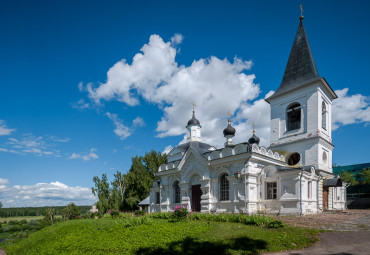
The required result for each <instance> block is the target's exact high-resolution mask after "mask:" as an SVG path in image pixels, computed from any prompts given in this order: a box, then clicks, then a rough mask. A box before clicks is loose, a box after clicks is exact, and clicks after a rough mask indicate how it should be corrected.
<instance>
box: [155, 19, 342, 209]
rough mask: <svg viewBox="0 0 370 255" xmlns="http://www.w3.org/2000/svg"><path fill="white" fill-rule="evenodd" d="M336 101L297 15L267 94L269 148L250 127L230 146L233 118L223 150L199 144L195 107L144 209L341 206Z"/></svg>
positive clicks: (225, 130)
mask: <svg viewBox="0 0 370 255" xmlns="http://www.w3.org/2000/svg"><path fill="white" fill-rule="evenodd" d="M336 98H337V95H336V94H335V92H334V91H333V89H332V88H331V87H330V85H329V84H328V83H327V81H326V80H325V79H324V78H323V77H320V76H319V74H318V72H317V69H316V65H315V61H314V59H313V56H312V53H311V49H310V46H309V44H308V40H307V36H306V32H305V29H304V26H303V17H300V23H299V27H298V31H297V34H296V36H295V39H294V43H293V46H292V49H291V52H290V56H289V59H288V63H287V66H286V69H285V73H284V76H283V80H282V82H281V84H280V86H279V87H278V89H277V90H276V92H275V93H274V94H273V95H271V96H270V97H268V98H267V99H266V101H267V102H268V103H269V104H270V107H271V120H270V129H271V131H270V139H271V142H270V147H268V148H265V147H263V146H260V145H259V140H260V139H259V138H258V137H257V135H256V134H255V133H254V131H253V135H252V137H250V138H249V139H248V138H247V137H246V139H248V141H246V142H243V143H240V144H234V143H233V140H232V138H233V137H234V135H235V132H236V130H235V129H234V128H233V127H232V125H231V123H230V120H229V123H228V126H227V127H226V128H225V129H224V130H223V134H224V137H225V138H226V142H225V147H223V148H220V149H216V148H215V147H214V146H212V145H209V144H206V143H203V142H202V138H201V124H200V121H199V120H198V119H196V117H195V112H194V111H193V116H192V118H191V119H190V120H189V121H188V123H187V126H186V129H187V142H186V143H185V144H181V145H179V146H177V147H175V148H173V149H172V150H171V151H170V152H169V153H168V155H167V156H168V163H167V164H163V165H161V166H160V167H159V170H158V173H157V177H158V178H159V181H158V182H154V184H153V186H152V188H151V190H150V196H149V209H148V210H149V211H150V212H159V211H162V212H168V211H172V210H173V209H174V207H175V206H178V205H180V204H182V205H186V206H187V207H188V208H189V209H191V210H192V211H193V212H205V213H208V212H234V213H249V214H252V213H259V212H261V213H277V214H295V215H303V214H312V213H320V212H322V211H323V210H335V209H339V210H341V209H345V206H346V194H345V190H346V187H345V186H346V185H345V183H342V181H341V179H340V177H339V176H335V175H334V174H333V173H332V151H333V148H334V146H333V144H332V138H331V129H332V127H331V115H332V112H331V106H332V101H333V100H334V99H336ZM220 133H221V131H220Z"/></svg>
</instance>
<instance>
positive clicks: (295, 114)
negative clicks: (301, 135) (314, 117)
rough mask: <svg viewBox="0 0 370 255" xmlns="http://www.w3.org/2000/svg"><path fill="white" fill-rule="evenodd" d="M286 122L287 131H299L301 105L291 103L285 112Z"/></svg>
mask: <svg viewBox="0 0 370 255" xmlns="http://www.w3.org/2000/svg"><path fill="white" fill-rule="evenodd" d="M286 115H287V122H286V129H287V131H290V130H295V129H300V128H301V105H300V104H298V103H293V104H292V105H291V106H289V107H288V109H287V111H286Z"/></svg>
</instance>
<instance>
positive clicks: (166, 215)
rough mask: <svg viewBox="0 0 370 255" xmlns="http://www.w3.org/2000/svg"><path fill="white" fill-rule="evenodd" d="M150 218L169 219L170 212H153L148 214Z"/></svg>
mask: <svg viewBox="0 0 370 255" xmlns="http://www.w3.org/2000/svg"><path fill="white" fill-rule="evenodd" d="M148 217H150V218H154V219H170V218H171V217H172V213H170V212H155V213H151V214H149V215H148Z"/></svg>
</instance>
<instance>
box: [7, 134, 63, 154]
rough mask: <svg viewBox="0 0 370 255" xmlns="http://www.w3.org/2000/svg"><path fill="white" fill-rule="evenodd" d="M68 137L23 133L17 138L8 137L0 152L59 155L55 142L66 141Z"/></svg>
mask: <svg viewBox="0 0 370 255" xmlns="http://www.w3.org/2000/svg"><path fill="white" fill-rule="evenodd" d="M68 141H69V138H58V137H56V136H49V135H48V136H45V137H42V136H34V135H32V134H23V135H21V136H20V137H19V138H14V137H10V138H8V141H7V142H6V144H5V146H7V147H8V148H0V151H2V152H9V153H14V154H20V155H26V154H33V155H36V156H51V155H52V156H55V157H60V151H59V150H57V149H55V146H56V144H55V143H65V142H68Z"/></svg>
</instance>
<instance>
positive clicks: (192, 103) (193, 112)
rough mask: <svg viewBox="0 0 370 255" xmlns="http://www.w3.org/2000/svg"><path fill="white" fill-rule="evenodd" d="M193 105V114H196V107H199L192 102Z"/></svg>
mask: <svg viewBox="0 0 370 255" xmlns="http://www.w3.org/2000/svg"><path fill="white" fill-rule="evenodd" d="M191 105H192V106H193V113H194V112H195V107H197V105H196V104H195V102H194V101H193V102H191Z"/></svg>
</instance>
